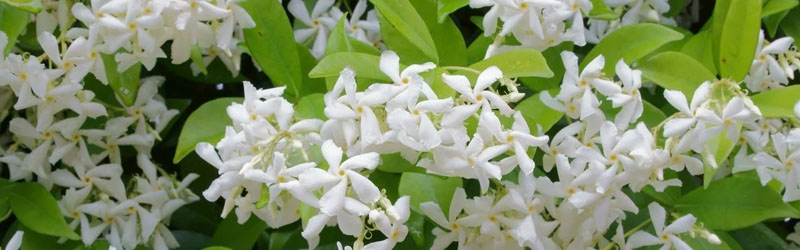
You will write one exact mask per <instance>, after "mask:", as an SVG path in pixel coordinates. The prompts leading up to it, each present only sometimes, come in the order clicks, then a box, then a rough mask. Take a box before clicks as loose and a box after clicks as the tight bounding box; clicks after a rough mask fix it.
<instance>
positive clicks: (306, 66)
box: [295, 43, 328, 97]
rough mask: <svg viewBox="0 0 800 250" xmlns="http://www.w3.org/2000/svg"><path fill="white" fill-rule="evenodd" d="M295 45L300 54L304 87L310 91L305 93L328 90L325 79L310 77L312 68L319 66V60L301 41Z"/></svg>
mask: <svg viewBox="0 0 800 250" xmlns="http://www.w3.org/2000/svg"><path fill="white" fill-rule="evenodd" d="M295 45H296V46H295V47H296V48H297V54H298V55H299V56H300V74H301V76H302V77H301V78H302V79H303V88H304V89H305V90H306V91H308V93H306V94H305V95H309V93H325V92H326V91H327V90H328V88H327V87H326V86H325V79H320V78H310V77H308V72H311V69H313V68H314V67H315V66H317V63H319V61H317V58H315V57H314V55H312V54H311V51H310V50H309V49H308V48H306V47H305V46H303V45H302V44H299V43H296V44H295ZM305 95H303V96H305ZM301 97H302V96H301Z"/></svg>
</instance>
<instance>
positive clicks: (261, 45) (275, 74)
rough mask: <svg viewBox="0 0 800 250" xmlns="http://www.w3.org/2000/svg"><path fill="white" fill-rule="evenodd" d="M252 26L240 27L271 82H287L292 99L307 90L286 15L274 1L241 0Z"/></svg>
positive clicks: (281, 84)
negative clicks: (252, 23) (250, 18)
mask: <svg viewBox="0 0 800 250" xmlns="http://www.w3.org/2000/svg"><path fill="white" fill-rule="evenodd" d="M241 6H242V7H243V8H244V9H245V10H247V12H248V13H249V14H250V16H251V17H253V21H255V23H256V27H254V28H249V29H245V30H244V38H245V39H244V40H245V41H246V42H247V47H248V49H249V50H250V55H252V56H253V59H255V61H256V62H257V63H258V66H259V67H260V68H261V69H262V70H263V71H264V73H266V74H267V76H269V78H270V80H272V84H273V85H274V86H287V92H289V93H291V94H292V95H294V97H295V99H299V97H300V96H302V95H305V94H308V93H311V92H312V91H309V90H308V89H305V88H304V86H303V83H302V77H301V72H300V56H299V55H298V52H297V48H296V45H295V41H294V33H293V30H292V26H291V24H289V18H288V17H287V16H286V12H285V11H284V10H283V7H282V6H281V3H280V2H278V1H260V0H248V1H244V2H242V3H241Z"/></svg>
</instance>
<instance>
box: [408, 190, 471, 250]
mask: <svg viewBox="0 0 800 250" xmlns="http://www.w3.org/2000/svg"><path fill="white" fill-rule="evenodd" d="M466 202H467V194H466V193H465V192H464V189H462V188H460V187H459V188H456V191H455V192H454V193H453V198H452V200H451V201H450V208H449V210H448V213H447V217H445V215H444V214H443V213H442V209H441V208H440V207H439V205H438V204H436V203H434V202H431V201H428V202H423V203H421V204H419V207H420V209H421V210H422V212H423V213H424V214H425V216H427V217H428V218H430V219H431V220H433V222H435V223H436V224H437V225H438V226H439V227H442V228H444V229H446V230H447V231H444V230H442V229H440V228H438V227H437V228H434V229H433V235H436V239H434V241H433V246H431V249H445V248H446V247H447V246H449V245H450V243H452V242H453V241H456V242H459V245H461V244H463V243H464V241H465V239H466V237H467V229H466V228H465V227H464V226H463V225H460V224H459V222H458V216H459V215H460V214H461V210H462V209H463V208H464V205H465V204H466Z"/></svg>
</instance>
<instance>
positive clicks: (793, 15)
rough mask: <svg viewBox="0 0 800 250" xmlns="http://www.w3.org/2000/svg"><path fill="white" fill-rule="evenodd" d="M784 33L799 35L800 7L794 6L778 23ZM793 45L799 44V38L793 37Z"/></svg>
mask: <svg viewBox="0 0 800 250" xmlns="http://www.w3.org/2000/svg"><path fill="white" fill-rule="evenodd" d="M779 26H780V27H781V30H783V32H784V33H786V35H788V36H791V37H800V8H794V9H792V10H791V11H789V14H787V15H786V17H785V18H783V21H781V24H780V25H779ZM794 45H795V46H800V39H794Z"/></svg>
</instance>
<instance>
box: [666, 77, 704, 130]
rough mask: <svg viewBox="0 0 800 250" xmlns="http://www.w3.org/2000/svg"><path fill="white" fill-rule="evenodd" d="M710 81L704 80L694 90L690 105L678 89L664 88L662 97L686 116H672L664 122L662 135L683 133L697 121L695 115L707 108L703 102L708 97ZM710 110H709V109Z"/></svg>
mask: <svg viewBox="0 0 800 250" xmlns="http://www.w3.org/2000/svg"><path fill="white" fill-rule="evenodd" d="M709 91H710V83H709V82H704V83H703V84H700V86H699V87H697V89H696V90H695V91H694V96H693V97H692V102H691V105H690V104H688V102H687V101H686V96H685V95H683V93H681V92H680V91H676V90H664V98H666V99H667V102H669V104H670V105H672V106H673V107H675V108H676V109H678V111H680V112H681V113H683V115H685V116H686V117H687V118H674V119H670V120H668V121H667V123H666V124H664V136H665V137H674V136H680V135H682V134H684V133H685V132H686V131H687V130H689V128H691V127H692V126H694V124H695V122H696V121H697V119H698V117H697V115H698V114H699V113H700V112H701V111H702V112H705V111H706V110H707V109H706V108H704V107H703V105H704V103H705V102H706V101H707V100H708V98H709ZM709 112H710V111H709Z"/></svg>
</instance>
